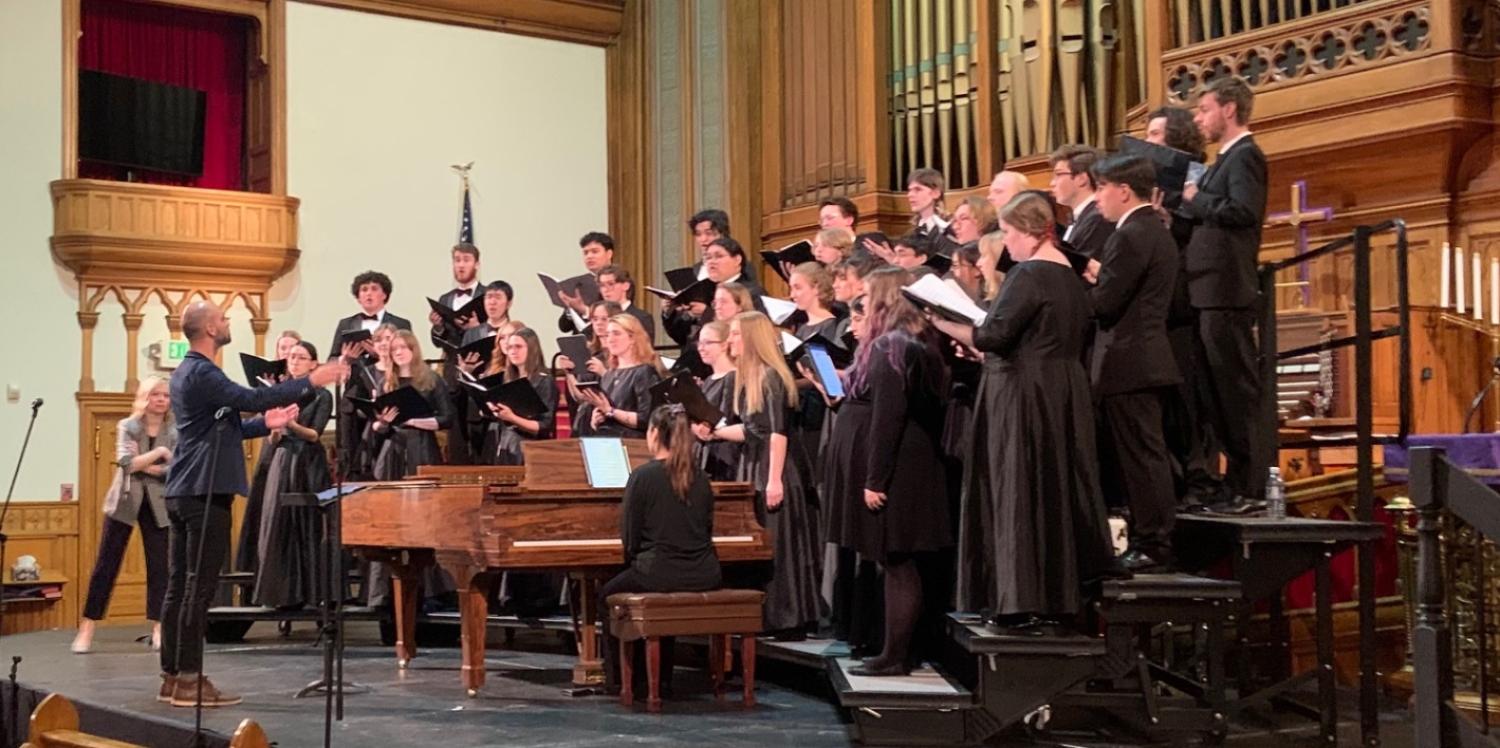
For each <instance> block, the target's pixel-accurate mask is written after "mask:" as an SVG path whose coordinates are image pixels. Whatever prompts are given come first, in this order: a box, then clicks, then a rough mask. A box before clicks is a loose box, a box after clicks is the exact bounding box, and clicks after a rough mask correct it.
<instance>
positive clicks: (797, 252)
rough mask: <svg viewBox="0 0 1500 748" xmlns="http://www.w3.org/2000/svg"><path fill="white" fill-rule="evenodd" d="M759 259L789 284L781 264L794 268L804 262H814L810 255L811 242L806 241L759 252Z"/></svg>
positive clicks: (790, 280) (811, 254)
mask: <svg viewBox="0 0 1500 748" xmlns="http://www.w3.org/2000/svg"><path fill="white" fill-rule="evenodd" d="M760 258H761V259H762V260H765V263H766V264H767V265H769V266H770V267H771V269H772V270H774V271H776V274H777V275H779V276H781V279H782V280H784V281H786V282H788V283H791V282H792V279H791V278H789V277H787V274H786V271H785V270H783V269H782V267H781V263H783V262H789V263H791V264H792V267H796V266H798V265H801V264H802V263H804V262H815V261H816V258H814V257H813V253H812V242H810V241H808V240H806V239H803V240H802V241H800V242H793V243H792V244H788V245H786V246H785V247H782V248H781V249H763V250H761V252H760Z"/></svg>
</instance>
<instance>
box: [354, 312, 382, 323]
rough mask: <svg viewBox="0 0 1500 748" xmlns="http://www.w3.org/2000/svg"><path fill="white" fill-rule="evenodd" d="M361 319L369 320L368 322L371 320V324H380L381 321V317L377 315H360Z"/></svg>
mask: <svg viewBox="0 0 1500 748" xmlns="http://www.w3.org/2000/svg"><path fill="white" fill-rule="evenodd" d="M359 318H360V319H367V320H370V321H371V322H379V321H380V316H379V315H376V314H360V315H359Z"/></svg>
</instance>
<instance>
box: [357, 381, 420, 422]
mask: <svg viewBox="0 0 1500 748" xmlns="http://www.w3.org/2000/svg"><path fill="white" fill-rule="evenodd" d="M349 402H350V403H352V404H353V405H354V408H355V410H358V411H359V412H361V413H363V414H365V416H366V417H368V418H370V419H371V420H374V419H376V418H379V417H380V411H382V410H385V409H386V408H395V409H396V413H397V415H396V423H405V422H406V421H410V420H412V419H413V418H431V417H433V416H434V415H437V414H436V413H435V412H433V410H432V405H431V404H430V403H428V402H427V398H425V397H423V396H422V393H420V392H418V391H417V389H416V388H415V387H412V386H411V385H409V384H408V385H406V386H405V387H401V388H399V389H395V390H391V391H390V392H387V393H385V394H384V395H381V396H380V397H377V398H375V399H374V400H369V399H366V398H363V397H354V396H353V395H351V396H349Z"/></svg>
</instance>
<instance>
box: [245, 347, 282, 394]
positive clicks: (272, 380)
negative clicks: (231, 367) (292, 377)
mask: <svg viewBox="0 0 1500 748" xmlns="http://www.w3.org/2000/svg"><path fill="white" fill-rule="evenodd" d="M240 365H241V366H243V367H245V381H246V382H249V383H250V386H251V387H269V386H271V385H273V384H276V383H277V382H279V381H281V378H282V377H285V376H286V361H284V360H282V361H271V360H268V359H264V358H261V357H260V356H254V355H251V354H249V353H241V354H240Z"/></svg>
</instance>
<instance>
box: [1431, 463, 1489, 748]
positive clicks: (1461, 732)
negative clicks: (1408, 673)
mask: <svg viewBox="0 0 1500 748" xmlns="http://www.w3.org/2000/svg"><path fill="white" fill-rule="evenodd" d="M1411 496H1412V503H1413V504H1414V505H1415V506H1416V512H1417V575H1416V576H1417V601H1416V602H1417V616H1416V626H1415V627H1414V630H1413V634H1412V636H1413V640H1414V641H1413V646H1412V649H1413V658H1412V664H1413V667H1414V670H1415V684H1416V697H1415V698H1416V735H1415V737H1416V740H1415V744H1416V745H1420V746H1432V747H1433V748H1439V747H1441V748H1447V747H1448V746H1470V745H1497V744H1500V741H1497V740H1496V737H1500V736H1493V735H1491V732H1490V730H1491V725H1490V722H1491V720H1490V716H1489V713H1490V701H1491V695H1490V693H1489V680H1490V678H1489V673H1488V672H1486V670H1487V661H1488V659H1489V653H1488V651H1487V649H1488V646H1489V642H1490V637H1491V636H1492V632H1491V626H1490V621H1489V618H1488V616H1487V613H1486V611H1485V609H1484V607H1485V606H1484V598H1485V597H1486V596H1485V595H1478V596H1476V602H1477V603H1478V605H1479V608H1478V610H1477V615H1476V616H1475V618H1476V621H1477V624H1476V627H1477V628H1476V636H1475V639H1476V641H1477V643H1478V646H1479V655H1478V664H1479V677H1478V680H1477V686H1478V689H1479V694H1478V703H1477V714H1473V713H1471V712H1470V710H1465V709H1460V708H1459V707H1458V705H1457V703H1456V702H1455V701H1454V691H1453V636H1452V633H1451V632H1450V630H1449V622H1448V617H1447V613H1446V612H1445V611H1444V601H1445V600H1446V598H1447V591H1446V590H1445V588H1444V570H1445V566H1446V564H1445V562H1444V549H1443V543H1444V538H1443V537H1442V528H1443V525H1444V522H1443V519H1444V514H1445V513H1449V514H1451V516H1452V517H1453V519H1455V520H1458V521H1462V522H1464V523H1466V524H1467V525H1468V526H1469V527H1471V528H1473V530H1474V542H1475V544H1476V545H1478V544H1482V543H1493V542H1495V541H1496V540H1500V495H1497V494H1496V493H1495V491H1494V490H1492V489H1491V488H1490V487H1489V486H1486V485H1485V484H1483V483H1481V482H1480V481H1479V480H1478V479H1477V478H1475V477H1474V476H1472V475H1470V474H1468V473H1467V472H1465V471H1464V470H1463V469H1462V468H1460V467H1458V466H1456V465H1454V464H1453V463H1451V462H1449V461H1448V458H1447V456H1446V454H1445V452H1444V450H1443V449H1441V448H1439V447H1417V448H1414V449H1412V450H1411ZM1449 542H1452V540H1451V539H1449ZM1486 566H1487V565H1486V564H1483V563H1479V564H1473V565H1472V567H1473V574H1474V580H1473V581H1474V585H1475V588H1476V589H1481V590H1482V589H1484V588H1485V586H1486V584H1487V583H1488V580H1487V579H1486Z"/></svg>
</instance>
